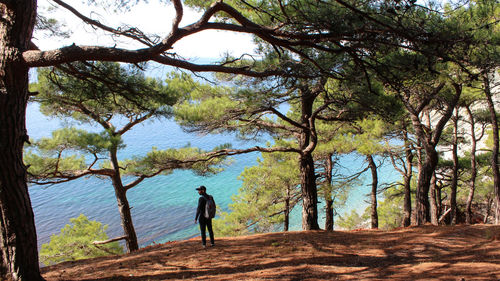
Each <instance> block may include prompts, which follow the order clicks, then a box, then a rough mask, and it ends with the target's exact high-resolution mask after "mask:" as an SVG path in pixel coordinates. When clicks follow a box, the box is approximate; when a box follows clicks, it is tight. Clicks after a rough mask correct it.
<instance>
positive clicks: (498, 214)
mask: <svg viewBox="0 0 500 281" xmlns="http://www.w3.org/2000/svg"><path fill="white" fill-rule="evenodd" d="M483 82H484V89H485V91H484V94H485V95H486V101H487V104H488V110H489V112H490V121H491V129H492V131H493V147H492V156H491V169H492V170H493V188H494V192H495V224H500V171H499V170H498V169H499V167H498V149H499V141H500V139H499V135H498V122H497V114H496V110H495V104H494V103H493V98H492V96H491V88H490V79H489V77H488V73H485V74H484V76H483Z"/></svg>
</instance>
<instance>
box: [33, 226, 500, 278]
mask: <svg viewBox="0 0 500 281" xmlns="http://www.w3.org/2000/svg"><path fill="white" fill-rule="evenodd" d="M42 272H43V276H44V277H45V278H46V279H47V280H48V281H51V280H89V281H90V280H94V281H97V280H99V281H104V280H128V281H139V280H140V281H147V280H177V279H185V280H500V226H492V225H474V226H454V227H434V226H424V227H412V228H406V229H400V230H395V231H388V232H385V231H371V230H361V231H336V232H333V233H330V232H324V231H304V232H288V233H285V232H281V233H269V234H259V235H252V236H245V237H231V238H219V239H217V238H216V246H215V247H207V248H206V249H203V248H202V247H201V243H200V242H199V239H197V240H190V241H180V242H174V243H167V244H162V245H155V246H151V247H147V248H144V249H141V250H140V251H139V252H136V253H133V254H128V255H121V256H110V257H104V258H95V259H89V260H82V261H75V262H66V263H61V264H57V265H54V266H49V267H45V268H42Z"/></svg>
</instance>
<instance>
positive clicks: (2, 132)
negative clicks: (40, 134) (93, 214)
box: [0, 0, 44, 281]
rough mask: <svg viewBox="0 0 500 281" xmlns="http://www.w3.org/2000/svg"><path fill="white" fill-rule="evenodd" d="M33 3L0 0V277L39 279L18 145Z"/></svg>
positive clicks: (23, 126) (25, 137) (22, 138)
mask: <svg viewBox="0 0 500 281" xmlns="http://www.w3.org/2000/svg"><path fill="white" fill-rule="evenodd" d="M36 6H37V3H36V1H21V0H19V1H12V2H10V5H9V6H6V5H5V4H0V18H1V20H0V38H1V39H0V216H1V217H0V258H1V261H2V262H1V264H0V279H2V280H15V281H19V280H26V281H37V280H44V279H43V278H42V277H41V275H40V270H39V264H38V250H37V238H36V230H35V221H34V214H33V210H32V207H31V201H30V197H29V193H28V186H27V184H26V167H25V166H24V164H23V157H22V155H23V145H24V142H25V141H28V135H27V132H26V124H25V113H26V105H27V101H28V70H29V68H28V67H27V66H26V65H24V63H23V61H22V58H21V53H22V51H24V50H26V49H28V46H29V44H30V38H31V36H32V32H33V27H34V24H35V18H36Z"/></svg>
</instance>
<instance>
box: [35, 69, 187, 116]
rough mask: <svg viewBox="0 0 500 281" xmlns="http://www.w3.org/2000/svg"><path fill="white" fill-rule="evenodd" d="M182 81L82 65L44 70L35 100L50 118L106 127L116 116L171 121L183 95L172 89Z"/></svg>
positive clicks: (176, 77)
mask: <svg viewBox="0 0 500 281" xmlns="http://www.w3.org/2000/svg"><path fill="white" fill-rule="evenodd" d="M179 80H180V77H178V76H174V77H173V78H172V79H169V80H167V83H166V84H164V83H163V82H161V81H159V80H157V79H152V78H146V77H144V75H143V74H142V72H141V70H140V69H138V68H136V67H133V66H129V67H125V66H121V65H120V64H119V63H109V62H93V63H90V62H80V63H74V64H69V65H63V66H61V67H60V68H52V69H48V68H43V69H40V70H39V73H38V85H37V90H38V92H39V95H37V96H35V97H34V100H35V101H37V102H40V104H41V107H40V109H41V111H42V112H43V113H44V114H46V115H49V116H57V117H61V118H71V119H74V120H78V121H80V122H85V123H94V124H95V123H99V124H101V125H103V124H105V123H106V122H108V121H110V120H111V119H112V118H113V117H115V116H116V115H121V116H124V117H127V118H134V117H136V116H140V115H143V114H145V113H150V114H153V115H154V116H166V117H168V116H170V115H171V113H172V111H171V108H170V106H171V105H173V104H174V103H176V102H177V100H179V99H180V98H181V95H182V94H183V93H182V92H178V91H176V89H175V87H171V86H170V84H176V83H178V82H179ZM145 93H147V95H145Z"/></svg>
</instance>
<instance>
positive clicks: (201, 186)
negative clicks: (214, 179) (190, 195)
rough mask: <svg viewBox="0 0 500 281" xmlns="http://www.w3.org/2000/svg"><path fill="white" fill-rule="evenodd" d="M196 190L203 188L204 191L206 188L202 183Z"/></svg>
mask: <svg viewBox="0 0 500 281" xmlns="http://www.w3.org/2000/svg"><path fill="white" fill-rule="evenodd" d="M196 190H205V191H206V190H207V188H206V187H205V186H203V185H200V187H198V188H197V189H196Z"/></svg>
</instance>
